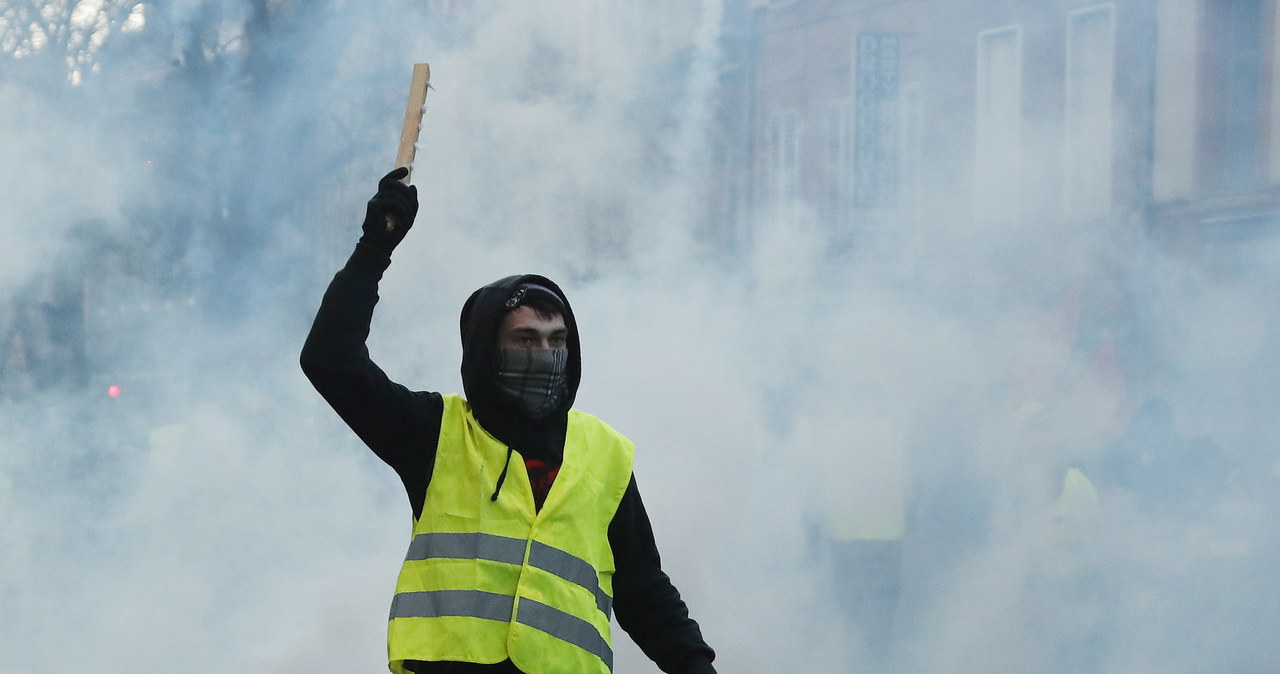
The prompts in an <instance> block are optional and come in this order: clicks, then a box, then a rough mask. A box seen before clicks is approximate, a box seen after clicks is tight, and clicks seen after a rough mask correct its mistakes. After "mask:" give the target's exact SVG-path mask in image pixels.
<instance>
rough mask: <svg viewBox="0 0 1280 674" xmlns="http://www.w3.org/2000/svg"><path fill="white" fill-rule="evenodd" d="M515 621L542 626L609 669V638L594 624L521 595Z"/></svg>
mask: <svg viewBox="0 0 1280 674" xmlns="http://www.w3.org/2000/svg"><path fill="white" fill-rule="evenodd" d="M516 622H518V623H520V624H522V625H528V626H529V627H532V628H534V629H538V630H542V631H543V632H546V633H547V634H550V635H551V636H553V637H555V638H557V639H559V640H561V641H564V642H566V643H569V644H573V645H574V646H577V647H578V648H581V649H582V650H584V651H587V652H588V653H591V654H592V655H594V656H596V657H598V658H600V659H601V660H603V661H604V664H605V666H606V667H608V668H609V671H613V649H612V648H610V647H609V642H607V641H605V639H604V637H602V636H600V631H599V630H597V629H596V628H595V625H592V624H591V623H589V622H587V621H585V620H583V619H582V618H579V617H577V616H574V615H570V614H568V613H565V612H564V611H561V610H560V609H556V608H552V607H550V606H547V605H546V604H540V603H538V602H536V601H534V600H532V599H529V598H527V597H522V598H521V599H520V610H519V611H517V612H516Z"/></svg>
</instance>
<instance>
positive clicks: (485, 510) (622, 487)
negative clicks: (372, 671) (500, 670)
mask: <svg viewBox="0 0 1280 674" xmlns="http://www.w3.org/2000/svg"><path fill="white" fill-rule="evenodd" d="M633 456H634V448H633V446H632V444H631V441H630V440H627V439H626V438H625V437H623V436H622V434H620V433H618V432H617V431H615V430H613V429H612V428H610V427H609V426H608V425H607V424H605V423H604V422H603V421H600V420H599V419H597V418H595V417H593V416H591V415H589V414H585V413H582V412H578V411H577V410H572V411H570V412H569V418H568V426H567V430H566V432H565V443H564V460H563V463H562V464H561V466H560V471H559V473H558V474H557V476H556V480H555V483H554V484H553V485H552V487H551V491H550V493H549V494H548V495H547V499H546V502H545V503H544V504H543V506H542V509H541V510H536V509H535V508H534V504H533V489H532V488H531V487H530V485H529V476H528V473H526V472H525V467H524V459H523V458H522V457H521V456H520V455H519V453H518V452H513V453H512V455H511V457H510V464H509V465H508V464H507V460H508V455H507V447H506V445H503V444H502V443H501V442H499V441H498V440H496V439H495V438H494V437H493V436H492V435H490V434H489V433H488V431H486V430H484V428H482V427H481V426H480V423H479V422H477V421H476V418H475V417H474V416H473V415H472V413H471V408H470V406H469V405H468V404H467V402H466V401H465V400H463V399H462V398H460V397H458V396H456V395H445V396H444V415H443V418H442V419H441V425H440V441H439V445H438V447H437V450H436V461H435V469H434V472H433V474H432V477H431V483H430V486H428V488H427V496H426V503H425V505H424V506H423V509H422V515H421V516H420V517H419V518H418V519H417V520H416V521H415V522H414V527H413V541H412V542H411V543H410V545H409V553H408V555H406V557H405V562H404V566H403V567H401V569H400V578H399V580H398V581H397V583H396V595H395V598H394V600H393V601H392V603H391V619H390V625H389V626H388V638H387V651H388V658H389V661H390V664H389V666H390V668H391V671H392V672H396V673H397V674H404V673H405V672H406V670H405V669H404V665H403V663H404V661H405V660H426V661H442V660H443V661H456V662H475V663H484V664H490V663H496V662H502V661H503V660H506V659H508V658H510V659H511V661H512V662H513V663H515V665H516V667H518V668H520V670H522V671H524V672H528V673H529V674H543V673H551V672H601V673H605V672H610V671H612V669H613V640H612V637H611V636H610V633H609V615H610V612H611V610H612V604H613V571H614V564H613V551H612V549H611V548H610V547H609V539H608V529H609V522H610V521H612V520H613V515H614V513H615V512H616V511H617V509H618V503H619V502H620V501H621V500H622V494H623V492H624V491H626V488H627V484H628V482H629V481H630V479H631V464H632V457H633ZM504 466H507V470H508V475H507V479H506V480H505V481H504V482H503V486H502V489H501V490H500V491H499V492H498V498H497V500H496V501H495V500H492V499H491V497H492V495H493V492H494V487H495V486H496V485H497V483H498V476H499V475H500V474H501V473H502V470H503V467H504Z"/></svg>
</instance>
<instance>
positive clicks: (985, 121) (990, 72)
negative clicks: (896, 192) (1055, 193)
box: [973, 26, 1022, 224]
mask: <svg viewBox="0 0 1280 674" xmlns="http://www.w3.org/2000/svg"><path fill="white" fill-rule="evenodd" d="M977 65H978V68H977V71H978V72H977V80H978V81H977V91H976V101H975V103H976V109H975V122H976V124H975V126H976V128H975V133H974V141H975V147H974V153H973V154H974V176H973V177H974V214H975V216H976V217H977V219H978V221H980V222H987V223H993V224H1013V223H1014V222H1016V221H1017V219H1018V213H1019V198H1020V189H1021V181H1020V179H1019V174H1020V171H1021V163H1022V157H1021V154H1022V142H1021V137H1022V30H1021V29H1020V28H1019V27H1017V26H1009V27H1005V28H997V29H994V30H988V31H984V32H982V33H981V34H979V35H978V64H977Z"/></svg>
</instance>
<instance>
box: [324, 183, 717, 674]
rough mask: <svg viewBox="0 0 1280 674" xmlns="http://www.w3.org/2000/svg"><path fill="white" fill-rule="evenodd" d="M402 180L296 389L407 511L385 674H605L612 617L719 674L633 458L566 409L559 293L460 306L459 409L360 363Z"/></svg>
mask: <svg viewBox="0 0 1280 674" xmlns="http://www.w3.org/2000/svg"><path fill="white" fill-rule="evenodd" d="M407 175H408V170H407V169H404V168H400V169H396V170H395V171H392V172H391V173H389V174H387V175H386V176H385V177H384V178H383V179H382V181H381V182H380V183H379V184H378V192H377V194H376V195H375V196H374V197H373V198H372V199H371V200H370V201H369V205H368V209H367V211H366V216H365V221H364V225H363V230H364V234H363V236H362V237H361V238H360V241H359V243H357V245H356V249H355V252H353V253H352V255H351V258H350V259H349V260H348V261H347V264H346V266H345V267H344V268H343V269H342V270H341V271H339V272H338V273H337V275H336V276H335V277H334V279H333V282H332V283H331V284H330V286H329V289H328V291H327V292H326V293H325V297H324V301H323V303H322V304H321V306H320V311H319V313H318V314H317V316H316V320H315V324H314V325H313V327H312V329H311V334H310V335H309V336H308V337H307V342H306V345H305V346H304V347H303V351H302V368H303V370H304V371H305V372H306V374H307V377H308V378H309V379H310V380H311V382H312V384H314V385H315V387H316V389H317V390H318V391H319V392H320V393H321V395H323V396H324V398H325V400H327V401H328V402H329V404H330V405H331V406H332V407H333V408H334V410H335V411H336V412H337V413H338V414H339V415H340V416H341V417H342V419H343V420H344V421H346V422H347V424H348V425H349V426H350V427H351V428H352V430H354V431H355V432H356V434H357V435H359V436H360V438H361V439H362V440H363V441H364V442H365V444H367V445H368V446H369V448H370V449H372V450H373V451H374V453H375V454H377V455H378V457H379V458H381V459H382V460H383V461H385V462H386V463H387V464H388V465H390V466H391V467H392V468H393V469H395V471H396V472H397V474H399V476H400V479H401V481H402V482H403V483H404V487H405V489H406V491H407V493H408V496H409V502H410V505H411V506H412V508H413V522H414V537H413V541H412V543H411V545H410V547H409V553H408V555H407V557H406V560H405V562H404V566H403V567H402V569H401V572H400V578H399V581H398V583H397V587H396V595H395V598H394V600H393V602H392V605H391V619H390V625H389V630H388V632H389V634H388V651H389V659H390V668H391V671H393V672H419V673H423V672H527V673H528V674H546V673H551V672H555V673H561V672H608V671H610V670H611V669H612V664H613V649H612V639H611V635H610V629H609V616H610V612H611V610H612V608H613V607H614V606H616V608H617V617H618V623H619V624H620V625H621V626H622V627H623V629H625V630H626V631H627V632H628V634H630V635H631V637H632V638H633V639H634V640H635V642H636V644H637V645H639V646H640V648H641V649H642V650H643V651H644V652H645V654H646V655H648V656H649V657H650V658H651V659H653V660H654V662H656V663H657V664H658V666H659V667H660V668H661V669H662V671H664V672H678V673H688V674H703V673H713V672H714V671H715V670H714V668H713V667H712V665H711V661H712V659H713V658H714V653H713V652H712V650H711V648H710V647H708V646H707V644H706V643H705V642H704V641H703V639H702V635H701V632H700V630H699V628H698V625H697V623H696V622H694V621H693V620H692V619H691V618H690V617H689V614H688V610H687V609H686V607H685V604H684V602H683V600H681V598H680V594H679V592H677V590H676V588H675V587H674V586H673V585H672V583H671V581H670V580H669V579H668V577H667V575H666V574H665V573H664V572H663V570H662V567H661V564H660V560H659V556H658V550H657V547H656V544H655V542H654V538H653V531H652V529H651V528H650V524H649V519H648V516H647V515H646V514H645V509H644V505H643V503H642V502H641V500H640V493H639V491H638V490H637V488H636V482H635V478H634V477H633V476H632V474H631V466H632V455H633V448H632V444H631V442H630V441H629V440H627V439H626V438H625V437H623V436H622V435H620V434H619V433H618V432H617V431H614V430H613V429H612V428H610V427H609V426H607V425H605V424H604V423H603V422H601V421H600V420H598V419H596V418H595V417H592V416H590V415H587V414H584V413H582V412H579V411H577V410H574V409H572V406H573V401H574V397H575V394H576V392H577V388H578V382H579V379H580V376H581V359H580V352H579V342H578V329H577V324H576V322H575V320H574V316H573V311H572V309H571V308H570V307H569V301H568V299H567V298H566V297H565V295H564V293H563V292H562V291H561V290H560V288H559V287H557V286H556V284H554V283H553V282H551V281H550V280H548V279H546V278H544V277H541V276H534V275H521V276H509V277H507V278H504V279H501V280H499V281H496V282H494V283H492V284H490V285H487V286H485V287H483V288H480V289H479V290H477V291H475V293H473V294H472V295H471V297H470V298H469V299H468V300H467V302H466V304H465V305H464V306H463V308H462V319H461V332H462V345H463V356H462V381H463V387H464V389H465V391H466V399H463V398H462V397H460V396H458V395H454V394H443V395H442V394H440V393H435V392H428V391H410V390H409V389H407V388H405V387H403V386H401V385H399V384H397V383H395V382H392V381H391V380H390V379H388V378H387V376H386V375H385V374H384V373H383V372H382V370H381V369H380V368H379V367H378V366H377V365H375V364H374V363H373V361H372V360H370V359H369V353H368V349H367V348H366V347H365V344H364V342H365V338H366V337H367V336H368V334H369V325H370V321H371V319H372V316H373V308H374V305H375V304H376V303H377V299H378V295H377V288H378V282H379V280H380V279H381V277H382V273H383V271H384V270H386V268H387V267H388V266H389V265H390V263H391V253H392V250H393V249H394V248H395V247H396V245H397V244H399V243H400V241H401V240H402V239H403V238H404V236H405V234H406V233H407V231H408V229H409V228H410V227H411V226H412V224H413V219H414V216H415V215H416V213H417V209H418V198H417V189H416V187H411V186H407V185H404V184H402V183H401V182H400V181H401V180H402V179H403V178H405V177H406V176H407ZM388 223H395V224H394V226H389V225H388ZM553 487H554V488H553Z"/></svg>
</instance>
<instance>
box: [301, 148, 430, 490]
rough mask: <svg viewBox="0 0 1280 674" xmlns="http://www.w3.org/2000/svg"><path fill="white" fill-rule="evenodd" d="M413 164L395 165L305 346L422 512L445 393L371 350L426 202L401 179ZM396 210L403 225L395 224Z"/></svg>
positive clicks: (316, 381)
mask: <svg viewBox="0 0 1280 674" xmlns="http://www.w3.org/2000/svg"><path fill="white" fill-rule="evenodd" d="M405 174H406V169H403V168H401V169H396V170H395V171H392V172H391V173H388V174H387V175H386V176H385V177H383V179H382V180H381V181H380V182H379V183H378V192H377V194H376V195H375V196H374V197H373V198H372V199H370V200H369V204H368V207H367V209H366V211H365V220H364V224H363V230H364V231H363V235H362V236H361V237H360V241H359V242H358V243H357V244H356V249H355V251H354V252H353V253H352V254H351V257H350V259H348V260H347V264H346V266H344V267H343V268H342V270H341V271H339V272H338V273H337V274H336V275H335V276H334V277H333V281H332V282H331V283H330V284H329V288H328V290H327V291H325V294H324V300H323V301H322V302H321V304H320V310H319V312H317V314H316V319H315V322H314V323H313V324H312V326H311V332H310V334H308V335H307V341H306V343H305V344H304V345H303V347H302V357H301V364H302V371H303V372H304V373H305V374H306V375H307V378H308V379H310V380H311V383H312V385H313V386H315V388H316V390H317V391H318V392H319V393H320V395H321V396H323V397H324V399H325V400H326V401H328V403H329V405H330V406H331V407H333V409H334V411H335V412H337V413H338V415H339V416H341V417H342V419H343V421H345V422H346V423H347V425H348V426H350V427H351V430H353V431H355V433H356V435H358V436H359V437H360V439H361V440H363V441H364V443H365V444H366V445H368V446H369V448H370V449H372V450H373V451H374V453H375V454H377V455H378V456H379V457H380V458H381V459H382V460H383V461H385V462H386V463H387V464H388V465H390V466H391V467H392V468H394V469H395V471H396V472H397V473H398V474H399V475H400V477H401V479H402V480H403V481H404V482H405V488H406V490H407V491H408V492H409V498H410V500H411V501H412V502H413V505H414V510H415V513H416V512H418V511H419V510H420V509H421V497H422V494H425V491H426V482H427V480H429V479H430V471H431V465H432V463H433V461H434V454H433V450H434V449H435V439H436V437H437V435H438V434H439V430H440V411H441V409H442V403H441V400H440V396H439V394H436V393H427V392H413V391H410V390H409V389H407V388H405V387H404V386H401V385H400V384H397V383H395V382H393V381H391V380H390V379H389V378H388V377H387V375H386V374H385V373H384V372H383V371H382V369H381V368H379V367H378V366H377V365H376V364H375V363H374V362H373V360H372V359H370V357H369V350H368V348H367V347H366V346H365V340H366V339H367V338H368V336H369V324H370V321H371V320H372V319H373V309H374V306H375V305H376V304H377V303H378V282H379V281H380V280H381V279H382V273H383V272H384V271H386V269H387V267H388V266H389V265H390V264H391V252H392V251H393V250H394V249H395V247H396V245H398V244H399V243H400V241H401V240H403V239H404V236H405V234H406V233H407V232H408V230H409V228H410V227H412V226H413V220H414V217H415V215H416V214H417V210H418V198H417V189H416V188H415V187H413V186H408V185H404V184H402V183H400V179H401V178H403V177H404V176H405ZM388 216H390V217H391V218H393V220H394V222H395V223H396V227H395V228H394V229H391V228H389V227H388V225H387V223H388V222H389V220H388Z"/></svg>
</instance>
